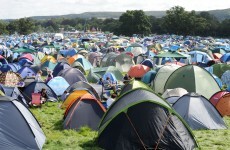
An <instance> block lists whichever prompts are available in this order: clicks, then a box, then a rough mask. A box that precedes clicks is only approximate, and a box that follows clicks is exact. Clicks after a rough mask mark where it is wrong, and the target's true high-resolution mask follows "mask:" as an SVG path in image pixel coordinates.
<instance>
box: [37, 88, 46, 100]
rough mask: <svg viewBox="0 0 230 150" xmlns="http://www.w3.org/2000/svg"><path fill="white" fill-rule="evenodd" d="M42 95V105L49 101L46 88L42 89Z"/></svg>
mask: <svg viewBox="0 0 230 150" xmlns="http://www.w3.org/2000/svg"><path fill="white" fill-rule="evenodd" d="M39 93H40V94H41V103H42V104H44V103H45V102H46V101H47V99H48V94H47V91H46V89H45V88H42V90H41V92H39Z"/></svg>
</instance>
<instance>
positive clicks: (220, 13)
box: [31, 8, 230, 20]
mask: <svg viewBox="0 0 230 150" xmlns="http://www.w3.org/2000/svg"><path fill="white" fill-rule="evenodd" d="M208 12H209V13H210V14H212V15H214V16H216V17H217V18H218V19H219V20H224V19H230V8H229V9H222V10H210V11H208ZM122 13H124V12H85V13H81V14H69V15H60V16H34V17H31V18H33V19H35V20H44V19H52V18H92V17H96V18H116V19H117V18H119V17H120V16H121V14H122ZM145 13H146V14H147V15H149V16H150V15H152V16H155V17H157V18H161V17H163V16H165V14H166V11H146V12H145Z"/></svg>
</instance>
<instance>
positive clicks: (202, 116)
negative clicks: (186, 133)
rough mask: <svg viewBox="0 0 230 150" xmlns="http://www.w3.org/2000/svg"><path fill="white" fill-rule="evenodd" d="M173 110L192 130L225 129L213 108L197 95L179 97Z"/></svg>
mask: <svg viewBox="0 0 230 150" xmlns="http://www.w3.org/2000/svg"><path fill="white" fill-rule="evenodd" d="M173 108H174V109H175V110H176V112H177V113H178V114H179V115H180V116H181V117H182V118H183V119H184V120H185V121H186V122H187V123H188V125H189V126H190V127H191V128H192V129H194V130H200V129H226V128H227V127H226V125H225V123H224V121H223V119H222V117H221V115H220V114H219V112H218V111H217V110H216V109H215V107H214V106H213V105H212V104H211V103H210V102H209V101H208V100H207V99H206V98H205V97H203V96H201V95H199V94H197V93H188V94H186V95H184V96H182V97H180V98H179V99H178V100H177V102H176V103H174V105H173ZM198 110H199V111H198Z"/></svg>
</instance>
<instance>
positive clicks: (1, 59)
mask: <svg viewBox="0 0 230 150" xmlns="http://www.w3.org/2000/svg"><path fill="white" fill-rule="evenodd" d="M0 63H1V64H8V62H7V60H6V59H5V58H4V57H3V56H1V55H0Z"/></svg>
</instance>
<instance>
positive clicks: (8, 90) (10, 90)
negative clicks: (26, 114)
mask: <svg viewBox="0 0 230 150" xmlns="http://www.w3.org/2000/svg"><path fill="white" fill-rule="evenodd" d="M0 90H1V91H2V92H3V93H4V95H5V96H9V97H11V98H13V99H16V100H17V101H19V102H21V103H22V104H23V105H25V106H28V105H27V103H26V100H25V98H24V96H23V95H22V93H21V92H20V90H19V89H18V88H17V87H8V86H4V85H2V84H0Z"/></svg>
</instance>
